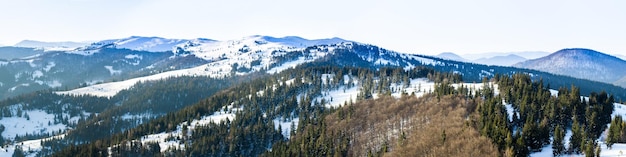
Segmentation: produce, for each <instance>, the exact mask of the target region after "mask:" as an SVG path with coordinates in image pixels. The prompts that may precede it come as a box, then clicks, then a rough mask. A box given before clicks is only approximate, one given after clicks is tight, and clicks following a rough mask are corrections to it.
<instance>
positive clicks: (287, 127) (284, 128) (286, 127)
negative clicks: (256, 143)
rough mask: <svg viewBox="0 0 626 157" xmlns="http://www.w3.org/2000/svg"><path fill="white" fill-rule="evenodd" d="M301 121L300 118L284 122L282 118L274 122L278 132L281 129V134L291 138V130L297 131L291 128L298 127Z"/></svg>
mask: <svg viewBox="0 0 626 157" xmlns="http://www.w3.org/2000/svg"><path fill="white" fill-rule="evenodd" d="M299 120H300V119H299V118H294V119H291V120H283V119H282V118H276V119H274V120H273V121H274V129H276V130H278V129H279V128H280V129H281V130H279V131H280V133H281V134H283V136H284V137H286V138H291V129H296V128H291V127H292V126H294V127H296V126H298V122H299Z"/></svg>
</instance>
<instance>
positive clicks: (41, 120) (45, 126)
mask: <svg viewBox="0 0 626 157" xmlns="http://www.w3.org/2000/svg"><path fill="white" fill-rule="evenodd" d="M15 114H17V112H15ZM23 114H24V115H22V116H21V117H19V116H17V117H4V118H2V119H1V120H0V124H2V125H4V127H5V130H4V132H2V137H3V138H5V139H13V138H15V136H16V135H19V136H24V135H26V134H30V135H33V134H35V135H36V134H43V133H52V132H53V131H54V132H56V131H59V130H65V129H67V128H68V127H67V126H65V125H64V124H61V123H58V124H54V115H53V114H48V113H46V112H45V111H43V110H29V111H23ZM26 115H28V117H29V118H30V120H29V119H28V118H26V117H27V116H26Z"/></svg>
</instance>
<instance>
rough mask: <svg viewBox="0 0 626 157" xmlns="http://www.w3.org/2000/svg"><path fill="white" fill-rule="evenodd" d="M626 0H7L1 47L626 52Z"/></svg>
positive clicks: (0, 4) (433, 52) (1, 16)
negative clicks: (159, 44) (182, 44)
mask: <svg viewBox="0 0 626 157" xmlns="http://www.w3.org/2000/svg"><path fill="white" fill-rule="evenodd" d="M621 6H626V1H619V0H609V1H593V2H591V1H579V0H575V1H568V0H557V1H539V0H531V1H519V2H518V1H515V2H508V1H496V0H479V1H384V2H382V1H374V0H368V1H339V2H337V1H328V0H322V1H314V2H293V1H287V0H280V1H272V2H262V1H242V0H236V1H201V0H191V1H184V2H181V1H173V0H136V1H125V0H58V1H48V0H25V1H3V2H0V10H3V11H5V12H7V13H10V14H0V19H4V20H3V28H2V29H0V45H5V46H8V45H14V44H15V43H17V42H19V41H22V40H37V41H75V42H76V41H78V42H81V41H97V40H104V39H115V38H125V37H129V36H158V37H164V38H182V39H192V38H209V39H215V40H230V39H237V38H241V37H245V36H250V35H255V34H259V35H268V36H274V37H282V36H300V37H303V38H307V39H319V38H332V37H339V38H343V39H346V40H352V41H357V42H362V43H367V44H373V45H377V46H380V47H383V48H386V49H390V50H394V51H398V52H404V53H420V54H428V55H436V54H439V53H442V52H454V53H457V54H473V53H487V52H518V51H543V52H555V51H558V50H560V49H563V48H589V49H594V50H597V51H600V52H604V53H607V54H621V55H626V47H625V46H623V43H626V38H625V37H626V31H624V29H623V28H626V21H624V20H623V19H626V10H625V9H623V8H622V7H621Z"/></svg>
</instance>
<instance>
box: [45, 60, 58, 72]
mask: <svg viewBox="0 0 626 157" xmlns="http://www.w3.org/2000/svg"><path fill="white" fill-rule="evenodd" d="M56 65H57V64H56V63H54V62H48V64H47V65H46V67H44V68H43V70H44V71H46V72H48V71H50V69H52V68H53V67H54V66H56Z"/></svg>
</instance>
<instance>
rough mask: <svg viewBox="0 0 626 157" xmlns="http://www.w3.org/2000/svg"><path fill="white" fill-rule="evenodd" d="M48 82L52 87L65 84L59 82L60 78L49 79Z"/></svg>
mask: <svg viewBox="0 0 626 157" xmlns="http://www.w3.org/2000/svg"><path fill="white" fill-rule="evenodd" d="M46 84H47V85H48V87H50V88H57V87H61V86H63V84H61V82H59V81H58V80H52V81H48V82H46Z"/></svg>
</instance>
